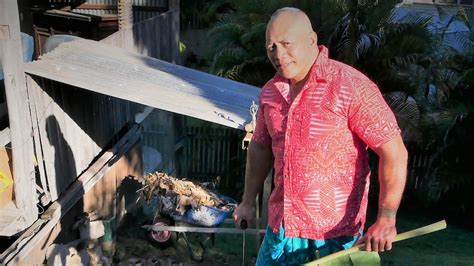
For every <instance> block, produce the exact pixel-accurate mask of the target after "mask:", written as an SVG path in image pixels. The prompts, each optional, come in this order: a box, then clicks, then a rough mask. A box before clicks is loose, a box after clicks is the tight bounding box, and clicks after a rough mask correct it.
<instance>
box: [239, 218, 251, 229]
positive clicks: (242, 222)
mask: <svg viewBox="0 0 474 266" xmlns="http://www.w3.org/2000/svg"><path fill="white" fill-rule="evenodd" d="M248 227H249V225H248V223H247V220H242V221H240V229H243V230H245V229H247V228H248Z"/></svg>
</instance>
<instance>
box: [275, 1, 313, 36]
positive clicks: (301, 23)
mask: <svg viewBox="0 0 474 266" xmlns="http://www.w3.org/2000/svg"><path fill="white" fill-rule="evenodd" d="M281 22H283V23H287V24H288V25H290V24H291V25H293V26H295V27H297V28H298V29H300V30H301V31H305V32H308V33H309V32H314V31H313V27H312V26H311V21H310V20H309V18H308V16H307V15H306V14H305V13H304V12H303V11H301V10H300V9H298V8H294V7H283V8H280V9H278V10H277V11H275V12H274V13H273V14H272V16H271V17H270V20H269V21H268V23H267V30H268V28H269V27H270V26H272V24H273V23H281Z"/></svg>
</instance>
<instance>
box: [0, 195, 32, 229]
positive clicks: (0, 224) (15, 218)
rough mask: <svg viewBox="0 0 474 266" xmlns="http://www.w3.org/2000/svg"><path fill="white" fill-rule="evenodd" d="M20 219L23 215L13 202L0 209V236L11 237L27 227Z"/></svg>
mask: <svg viewBox="0 0 474 266" xmlns="http://www.w3.org/2000/svg"><path fill="white" fill-rule="evenodd" d="M22 219H23V214H22V212H21V211H20V210H19V209H18V208H17V207H16V206H15V203H13V201H11V202H9V203H7V204H6V205H5V206H3V207H2V208H0V235H2V236H11V235H14V234H16V233H18V232H20V231H21V230H23V229H25V228H26V227H27V226H28V225H27V224H25V222H24V221H22Z"/></svg>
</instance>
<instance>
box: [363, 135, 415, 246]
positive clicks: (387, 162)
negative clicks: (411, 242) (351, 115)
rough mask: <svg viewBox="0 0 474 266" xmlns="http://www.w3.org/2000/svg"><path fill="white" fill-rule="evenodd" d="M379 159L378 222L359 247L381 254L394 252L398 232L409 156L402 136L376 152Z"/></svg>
mask: <svg viewBox="0 0 474 266" xmlns="http://www.w3.org/2000/svg"><path fill="white" fill-rule="evenodd" d="M374 151H375V152H376V153H377V154H378V155H379V183H380V192H379V209H378V215H377V220H376V222H375V223H374V224H373V225H372V226H371V227H370V228H369V229H368V230H367V233H366V234H365V235H364V237H362V238H361V240H360V241H359V243H365V245H366V250H367V251H376V252H382V251H385V250H390V249H391V248H392V242H393V240H394V239H395V236H396V234H397V230H396V227H395V224H396V214H397V211H398V207H399V206H400V201H401V198H402V195H403V190H404V188H405V183H406V169H407V161H408V153H407V150H406V148H405V145H404V144H403V140H402V138H401V136H400V135H398V136H397V137H395V138H394V139H392V140H390V141H389V142H387V143H385V144H383V145H382V146H380V147H378V148H376V149H374Z"/></svg>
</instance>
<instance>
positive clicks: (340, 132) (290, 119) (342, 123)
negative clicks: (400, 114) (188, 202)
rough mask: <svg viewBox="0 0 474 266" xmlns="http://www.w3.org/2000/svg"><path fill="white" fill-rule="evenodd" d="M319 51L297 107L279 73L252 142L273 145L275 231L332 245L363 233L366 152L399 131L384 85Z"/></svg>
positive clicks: (267, 89) (264, 97)
mask: <svg viewBox="0 0 474 266" xmlns="http://www.w3.org/2000/svg"><path fill="white" fill-rule="evenodd" d="M319 50H320V53H319V56H318V58H317V60H316V61H315V63H314V64H313V66H312V68H311V70H310V76H309V78H308V79H307V81H306V84H305V85H304V87H303V89H302V90H301V92H300V93H299V94H298V96H297V97H296V99H294V101H291V99H290V93H289V92H290V87H289V83H288V80H286V79H284V78H282V77H281V76H279V75H278V74H277V75H275V77H274V78H273V79H271V80H270V81H269V82H268V83H267V84H265V86H263V88H262V90H261V92H260V96H259V102H260V104H259V112H258V116H257V126H256V129H255V132H254V135H253V139H252V140H253V141H255V142H258V143H260V144H263V145H271V147H272V151H273V155H274V157H275V161H274V168H275V177H274V185H275V188H274V190H273V192H272V194H271V196H270V200H269V206H268V208H269V210H268V213H269V220H268V223H269V226H270V227H271V228H272V229H273V231H274V232H275V233H277V232H278V230H279V227H280V225H281V224H282V222H283V225H284V228H285V235H286V236H290V237H304V238H311V239H328V238H334V237H339V236H350V235H355V234H357V233H358V232H359V231H360V230H362V229H363V226H364V224H365V215H366V210H367V196H368V190H369V178H368V177H369V175H370V170H369V166H368V158H367V146H369V147H372V148H373V147H378V146H380V145H382V144H384V143H386V142H388V141H389V140H391V139H392V138H394V137H395V136H397V135H398V134H399V133H400V129H399V128H398V125H397V122H396V120H395V116H394V115H393V113H392V111H391V110H390V108H389V107H388V105H387V104H386V103H385V101H384V99H383V97H382V95H381V93H380V91H379V89H378V88H377V86H376V85H375V84H374V83H373V82H371V81H370V80H369V79H368V78H367V77H365V76H364V75H363V74H362V73H360V72H358V71H357V70H356V69H354V68H352V67H350V66H348V65H345V64H343V63H340V62H338V61H334V60H331V59H329V58H328V51H327V48H325V47H323V46H320V48H319Z"/></svg>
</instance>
